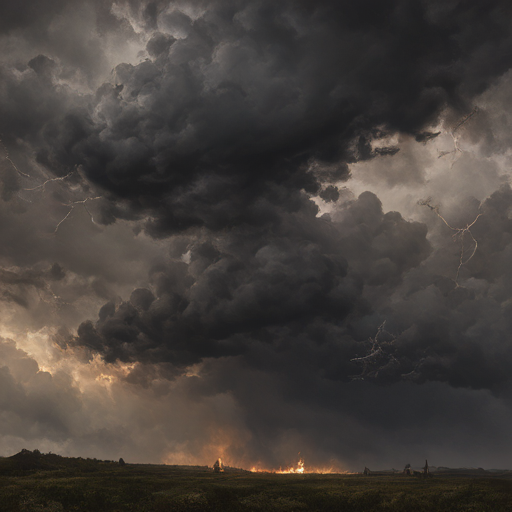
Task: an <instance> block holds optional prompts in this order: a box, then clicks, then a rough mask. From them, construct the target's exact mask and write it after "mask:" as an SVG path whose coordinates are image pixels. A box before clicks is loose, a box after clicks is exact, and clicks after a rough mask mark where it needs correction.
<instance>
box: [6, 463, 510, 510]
mask: <svg viewBox="0 0 512 512" xmlns="http://www.w3.org/2000/svg"><path fill="white" fill-rule="evenodd" d="M13 473H14V474H13ZM0 510H1V511H2V512H4V511H6V512H7V511H9V512H10V511H13V512H14V511H16V512H18V511H23V512H25V511H27V512H28V511H39V512H43V511H44V512H61V511H95V512H96V511H97V512H101V511H120V512H121V511H123V512H124V511H147V512H150V511H151V512H153V511H155V512H159V511H162V512H163V511H172V512H176V511H178V512H181V511H183V512H185V511H231V510H233V511H270V510H278V511H289V512H292V511H307V510H311V511H343V512H345V511H347V512H348V511H364V512H371V511H381V510H382V511H404V512H405V511H411V510H414V511H417V512H418V511H473V512H483V511H489V512H491V511H492V512H498V511H510V510H512V480H510V479H508V478H500V477H487V478H473V477H462V476H453V475H452V476H449V475H445V476H434V477H433V478H430V479H427V480H423V479H417V478H414V477H404V476H400V475H396V476H391V475H390V476H375V477H373V476H370V477H364V476H362V475H309V474H307V475H276V474H264V473H259V474H251V473H247V472H227V473H224V474H214V473H213V472H211V471H207V470H206V469H202V468H195V469H192V468H191V469H185V468H177V467H173V466H150V465H147V466H146V465H130V464H128V465H126V466H119V465H118V464H116V463H110V464H107V463H101V462H97V463H92V462H91V463H89V464H86V463H77V464H75V465H74V466H73V465H70V466H68V467H62V468H60V469H48V468H46V469H36V470H34V469H31V470H27V469H24V470H17V471H14V472H13V471H6V470H5V471H2V470H1V464H0Z"/></svg>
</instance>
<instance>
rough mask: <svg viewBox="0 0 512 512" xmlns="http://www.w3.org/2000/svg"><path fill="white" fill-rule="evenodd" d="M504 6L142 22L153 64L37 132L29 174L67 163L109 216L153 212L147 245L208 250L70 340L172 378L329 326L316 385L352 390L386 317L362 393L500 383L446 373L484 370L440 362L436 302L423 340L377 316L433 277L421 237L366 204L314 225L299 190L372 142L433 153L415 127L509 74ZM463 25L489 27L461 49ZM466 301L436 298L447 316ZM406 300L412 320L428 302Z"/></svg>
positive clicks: (268, 8)
mask: <svg viewBox="0 0 512 512" xmlns="http://www.w3.org/2000/svg"><path fill="white" fill-rule="evenodd" d="M137 5H138V4H137ZM177 5H178V4H177ZM193 5H194V6H195V7H197V8H198V9H200V8H201V4H193ZM136 7H137V6H132V15H133V16H137V9H136ZM507 9H508V8H507V7H506V5H505V4H503V3H500V2H494V3H491V4H488V5H487V6H486V8H485V10H483V9H482V8H481V7H480V6H479V5H476V4H471V3H468V4H459V3H453V4H445V3H443V4H442V5H441V4H438V3H415V4H411V3H409V2H379V3H378V4H375V5H374V4H373V3H372V4H367V3H363V4H357V6H356V5H353V4H352V3H350V4H348V3H346V4H345V3H343V4H339V3H336V4H334V3H330V2H320V3H316V4H315V6H314V7H313V6H311V5H306V4H289V3H282V4H279V5H278V6H277V5H275V4H270V3H266V2H259V3H256V4H252V5H246V4H244V3H236V2H218V3H213V4H208V6H207V7H206V8H205V11H204V12H202V13H200V14H199V15H198V16H197V17H195V18H194V16H192V15H190V16H189V15H187V14H185V12H184V11H183V10H180V9H179V5H178V8H173V6H172V5H171V6H167V5H165V4H155V6H154V7H151V9H150V11H151V12H152V14H151V16H150V18H151V20H152V21H151V23H150V25H151V27H153V28H152V29H151V30H152V31H153V32H152V35H151V37H150V38H149V39H148V43H147V45H146V48H147V52H148V55H149V58H147V59H146V60H145V61H143V62H141V63H140V64H138V65H132V64H120V65H118V66H117V67H116V68H115V71H114V81H115V83H114V84H112V85H111V84H104V85H103V86H101V87H100V88H99V89H98V91H97V93H96V95H95V96H94V97H91V98H88V99H87V101H85V102H83V104H82V106H81V107H80V109H75V111H72V112H71V111H69V110H67V111H66V110H61V112H62V115H57V116H56V117H55V118H54V120H52V121H50V122H49V123H47V124H46V126H44V128H43V130H42V131H41V134H40V135H38V137H40V139H39V140H40V141H41V143H42V144H43V148H42V149H41V150H40V151H39V155H38V158H39V161H40V162H41V163H44V164H46V165H48V164H49V163H50V162H55V163H56V164H55V165H57V164H59V163H61V164H63V165H62V168H64V167H66V166H68V167H69V166H71V165H74V164H80V166H81V172H83V173H84V175H85V176H86V177H87V179H88V180H90V181H91V182H92V183H95V184H96V185H97V186H99V187H100V188H102V189H104V190H106V191H108V193H109V194H110V198H111V200H113V201H114V202H115V201H116V199H119V200H125V201H128V204H131V206H132V208H133V209H134V210H135V211H138V212H141V213H145V214H147V215H149V216H150V217H151V219H150V220H149V221H148V223H147V225H146V229H147V232H148V233H150V234H151V235H153V236H154V237H165V236H169V235H171V234H172V233H176V232H178V231H184V230H187V229H190V228H197V227H206V228H207V230H211V231H214V232H217V234H216V235H213V234H208V231H204V232H203V235H201V236H202V242H198V241H197V240H196V241H194V237H195V235H194V233H193V232H190V234H189V235H187V236H189V237H190V242H189V244H185V245H184V246H183V248H182V249H183V253H182V254H185V253H187V251H189V252H188V254H189V256H190V263H186V262H185V261H183V262H181V261H171V262H170V263H169V264H168V265H166V266H164V267H161V268H158V269H155V270H154V271H153V273H152V285H153V287H154V290H153V291H151V292H150V291H149V290H146V291H144V290H138V291H137V292H136V294H135V295H134V296H133V298H132V300H131V301H126V302H123V303H122V304H120V305H118V306H115V305H114V303H109V304H107V305H105V306H104V307H103V309H102V310H101V311H100V315H99V321H98V322H97V323H96V324H94V323H93V322H92V321H88V322H85V323H83V324H82V325H81V326H80V327H79V329H78V336H77V338H76V340H75V342H74V343H78V344H81V345H84V346H86V347H88V348H90V349H91V350H92V351H98V352H100V353H101V354H103V355H104V357H105V358H106V360H107V361H115V360H117V359H120V360H122V361H137V360H141V361H145V362H157V361H169V362H173V363H174V364H175V365H177V366H183V365H187V364H191V363H195V362H198V361H201V360H202V359H203V358H207V357H221V356H234V355H244V356H245V357H247V358H249V359H250V358H251V357H252V351H255V352H256V353H257V352H258V350H259V348H258V347H260V346H267V347H268V346H270V347H272V346H274V347H275V348H274V349H275V350H280V349H281V348H280V347H281V344H282V346H289V347H292V346H293V344H292V343H291V342H288V341H287V342H285V341H283V340H285V339H288V338H289V337H290V336H296V335H297V334H298V333H299V332H301V333H304V332H305V333H308V334H307V337H308V340H309V341H308V343H309V344H310V345H311V347H313V346H316V345H321V344H322V339H324V337H325V336H328V334H327V333H329V332H331V331H332V332H334V331H336V332H338V330H339V329H341V333H342V334H340V336H341V338H342V339H344V340H345V341H341V342H340V343H341V344H343V343H346V344H347V345H346V347H345V348H343V349H342V352H343V354H344V356H343V358H341V359H343V360H344V362H343V363H340V369H339V370H337V369H332V370H331V373H332V374H333V375H336V376H337V377H336V378H341V379H344V380H348V379H350V377H351V375H354V374H355V375H357V372H358V367H357V365H358V363H357V362H356V361H353V362H350V359H356V360H357V359H358V356H359V358H361V357H364V354H365V351H364V350H365V347H366V345H365V344H364V343H363V344H361V343H359V345H358V342H363V341H364V340H365V339H367V338H368V337H369V336H375V333H376V332H377V329H378V326H379V325H380V324H381V323H382V322H383V321H384V320H388V325H391V326H392V328H393V333H394V334H392V335H390V336H391V337H393V336H398V339H397V341H396V342H395V341H393V340H391V341H390V342H389V348H388V349H387V350H389V351H390V352H389V353H388V351H387V350H384V349H382V348H379V349H378V350H377V352H378V357H377V356H375V358H374V356H373V355H371V354H372V350H373V349H370V352H369V354H370V355H371V357H370V359H365V360H363V361H364V364H365V365H366V366H365V369H364V370H363V374H364V377H366V378H375V379H376V380H378V381H383V382H384V381H388V382H393V381H396V380H397V379H401V378H403V376H404V375H408V376H409V377H408V378H413V377H414V378H415V379H416V376H417V375H420V377H418V378H417V380H418V379H419V381H421V380H425V379H434V380H435V379H440V380H448V381H450V382H452V383H453V384H454V385H462V386H473V387H477V388H478V387H490V388H493V386H494V384H493V383H494V381H495V380H496V379H497V381H496V382H498V381H499V382H502V383H503V382H505V380H506V379H505V380H500V378H498V377H496V379H495V378H494V377H491V375H490V373H491V368H492V361H491V362H490V363H489V365H490V367H489V369H488V370H486V369H485V368H482V369H481V373H483V374H485V375H487V377H483V376H480V377H477V376H476V374H474V373H471V372H470V373H471V375H474V378H473V377H468V378H467V379H460V378H458V377H457V375H458V373H460V371H459V370H457V368H458V366H459V365H462V367H464V365H465V361H471V360H473V359H475V360H476V359H478V358H484V360H485V349H484V348H482V347H481V345H480V344H479V343H476V344H475V343H472V342H468V343H467V344H466V345H464V344H462V345H460V347H466V348H467V354H470V353H472V354H473V355H467V354H466V352H465V351H464V350H461V351H459V349H458V348H455V347H459V345H457V343H456V342H455V341H451V338H450V336H447V332H446V329H445V328H443V325H445V324H444V323H443V322H446V325H448V324H449V323H450V321H451V320H450V318H448V317H446V315H443V314H441V312H442V309H441V308H442V306H441V304H442V302H441V301H440V300H437V302H436V299H432V303H431V304H430V303H427V305H428V307H433V306H434V304H436V308H435V311H436V313H435V319H434V320H433V321H432V326H431V328H430V329H427V328H426V327H425V326H424V325H423V324H421V326H420V327H417V326H416V328H417V329H418V334H417V335H415V334H410V333H412V332H415V331H414V328H413V326H412V325H410V324H407V322H405V323H404V322H403V321H402V322H401V321H399V318H401V313H400V312H393V310H392V308H391V309H390V308H389V305H387V304H386V301H387V298H388V297H389V296H392V295H393V294H397V297H402V295H401V294H402V293H403V286H405V285H404V284H403V279H404V276H405V275H406V274H407V273H408V272H410V271H412V269H417V270H416V274H414V273H413V274H410V275H411V276H416V277H415V278H414V279H417V282H418V283H427V282H429V280H430V279H433V276H432V274H430V273H429V272H428V271H426V270H424V268H423V267H422V262H423V261H424V260H426V258H427V257H428V256H429V254H430V246H429V243H428V242H427V240H426V235H427V228H426V226H423V225H420V224H418V223H411V222H406V221H405V220H404V219H403V218H402V217H401V215H400V214H399V213H397V212H389V213H387V214H385V215H384V214H383V212H382V207H381V204H380V201H379V200H378V198H376V197H375V196H374V195H373V194H369V193H368V194H362V195H361V196H360V197H359V198H358V200H357V201H355V202H353V204H349V205H346V206H345V207H340V209H339V211H337V212H335V213H334V216H333V219H332V221H331V220H329V218H327V217H326V218H318V217H317V216H316V215H317V208H316V206H315V205H314V204H313V203H312V202H311V200H310V198H309V194H317V193H318V194H320V195H321V196H322V195H323V197H324V198H325V199H327V200H329V199H330V200H336V192H337V190H336V189H335V187H334V186H333V185H330V184H331V183H334V182H338V181H340V180H343V179H347V178H348V176H349V173H348V168H347V162H352V161H355V160H364V159H370V158H379V157H385V158H392V157H393V156H394V155H395V154H396V153H397V151H398V148H397V147H395V146H384V147H378V148H376V149H372V145H371V142H372V140H377V139H379V138H382V137H384V136H385V135H386V134H389V133H394V132H396V131H400V132H406V133H412V134H416V137H417V138H418V140H419V141H420V142H425V141H429V140H432V139H433V138H435V135H436V134H435V133H433V132H432V133H431V132H428V131H425V128H426V127H428V124H429V123H433V122H435V121H436V119H437V116H438V114H439V113H440V111H441V109H444V108H446V107H450V108H452V109H454V110H455V111H457V110H458V109H460V110H461V111H464V109H467V108H468V105H469V104H470V102H471V99H472V97H473V96H474V95H475V94H477V93H479V92H481V91H482V90H483V89H484V88H485V87H486V86H487V84H488V83H490V82H491V81H492V80H493V79H494V77H495V76H497V75H499V74H500V73H502V72H503V71H505V70H506V69H507V67H508V62H507V61H506V60H505V59H503V58H502V56H503V55H504V49H506V48H508V47H509V46H510V44H512V40H511V39H510V31H509V30H508V29H509V26H508V25H507V23H508V22H507V21H506V20H507V18H506V17H504V16H503V15H504V14H505V13H506V12H507ZM147 12H149V11H147ZM198 12H199V11H198ZM146 14H147V13H146V11H144V13H143V18H144V16H146ZM477 24H478V26H479V27H481V26H484V27H485V29H480V28H479V30H478V31H477V32H476V33H474V31H473V28H474V27H475V26H476V25H477ZM470 34H471V37H470ZM489 34H490V35H489ZM492 48H495V50H496V54H495V53H494V52H493V50H492ZM482 52H485V53H486V54H488V55H489V59H490V61H488V60H486V61H485V63H484V61H483V60H482V58H481V53H482ZM37 62H38V63H40V64H42V63H47V61H46V60H44V59H39V61H37ZM34 65H35V64H34ZM45 69H46V68H45ZM476 69H478V70H479V73H476V72H475V70H476ZM87 112H89V113H87ZM322 185H323V186H324V187H325V188H324V189H322V188H321V187H322ZM322 190H323V191H322ZM111 215H112V216H113V217H114V218H115V216H116V209H115V207H114V208H112V210H111ZM226 228H231V229H232V231H231V232H229V233H227V232H225V231H223V230H225V229H226ZM180 256H181V254H177V255H176V257H177V258H178V259H179V257H180ZM409 279H413V278H411V277H409ZM438 281H439V282H442V279H441V280H438ZM432 286H434V285H432ZM420 287H421V293H423V294H427V295H428V293H429V292H428V291H427V289H428V286H427V285H426V284H423V285H422V286H420ZM408 293H412V292H408ZM464 293H466V292H463V291H460V290H455V291H452V290H450V294H451V295H450V298H449V301H452V300H454V299H452V296H454V295H457V294H464ZM467 293H470V292H467ZM397 300H398V299H397ZM403 300H405V299H403ZM407 300H408V299H407ZM418 300H419V304H418V310H417V311H415V312H414V315H413V318H414V321H416V320H417V319H418V318H421V311H422V307H423V302H422V301H423V300H428V299H427V298H422V299H418ZM410 303H412V301H408V304H407V305H408V306H409V309H410V307H411V304H410ZM446 307H447V310H448V311H451V310H452V309H453V305H452V304H451V303H450V304H447V305H446ZM450 308H451V309H450ZM406 309H407V307H406V306H403V310H406ZM427 309H428V308H427ZM432 311H433V310H432ZM414 321H413V322H412V324H414V325H416V324H415V323H414ZM418 321H419V320H418ZM454 325H456V324H454ZM405 333H409V334H405ZM409 335H410V336H411V339H412V341H408V336H409ZM344 336H345V338H343V337H344ZM436 339H438V340H440V341H439V342H438V343H439V347H437V345H436V342H435V340H436ZM429 340H430V341H429ZM429 344H430V346H429V347H428V348H427V345H429ZM290 350H292V349H291V348H290ZM330 350H334V349H332V347H330V346H329V347H326V349H325V351H326V353H329V351H330ZM452 351H455V356H453V357H451V358H450V357H448V354H451V352H452ZM459 356H460V358H461V359H460V361H459V359H457V358H458V357H459ZM305 357H306V356H305ZM468 358H469V359H468ZM374 359H375V360H374ZM359 360H360V361H361V359H359ZM262 364H271V363H270V362H269V358H268V357H267V359H266V363H263V362H262ZM368 365H370V367H371V366H372V365H373V366H375V368H374V369H370V370H368ZM496 385H498V384H496Z"/></svg>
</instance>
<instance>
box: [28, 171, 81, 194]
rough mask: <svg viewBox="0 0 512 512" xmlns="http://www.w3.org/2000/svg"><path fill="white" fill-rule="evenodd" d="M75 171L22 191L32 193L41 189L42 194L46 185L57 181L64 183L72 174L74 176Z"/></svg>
mask: <svg viewBox="0 0 512 512" xmlns="http://www.w3.org/2000/svg"><path fill="white" fill-rule="evenodd" d="M75 171H76V169H73V170H72V171H70V172H68V174H66V175H65V176H60V177H59V178H50V179H47V180H46V181H45V182H44V183H41V185H37V187H33V188H24V189H23V190H26V191H30V192H32V191H34V190H39V189H41V190H42V191H43V192H44V191H45V190H46V185H47V184H48V183H53V182H57V181H64V180H66V179H67V178H69V177H70V176H71V175H72V174H74V173H75Z"/></svg>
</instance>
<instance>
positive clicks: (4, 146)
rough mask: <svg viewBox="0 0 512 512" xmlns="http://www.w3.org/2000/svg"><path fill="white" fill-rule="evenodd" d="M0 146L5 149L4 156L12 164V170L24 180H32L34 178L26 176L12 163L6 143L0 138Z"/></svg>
mask: <svg viewBox="0 0 512 512" xmlns="http://www.w3.org/2000/svg"><path fill="white" fill-rule="evenodd" d="M0 145H1V146H2V147H3V148H4V156H5V159H6V160H7V161H8V162H9V163H10V164H11V166H12V168H13V169H14V170H15V171H16V172H17V173H18V174H19V175H20V176H23V177H24V178H29V179H32V176H30V175H29V174H26V173H24V172H22V171H20V170H19V169H18V167H17V165H16V164H15V163H14V162H13V161H12V159H11V157H10V155H9V150H8V149H7V146H6V145H5V144H4V141H3V140H2V139H1V138H0Z"/></svg>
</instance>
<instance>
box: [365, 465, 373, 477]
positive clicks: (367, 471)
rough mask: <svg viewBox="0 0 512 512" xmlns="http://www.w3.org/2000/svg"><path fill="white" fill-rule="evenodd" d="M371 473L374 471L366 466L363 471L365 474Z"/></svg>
mask: <svg viewBox="0 0 512 512" xmlns="http://www.w3.org/2000/svg"><path fill="white" fill-rule="evenodd" d="M371 474H372V472H371V471H370V470H369V469H368V468H367V467H366V466H365V467H364V471H363V475H365V476H370V475H371Z"/></svg>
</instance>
